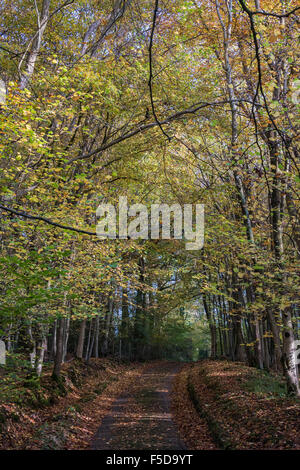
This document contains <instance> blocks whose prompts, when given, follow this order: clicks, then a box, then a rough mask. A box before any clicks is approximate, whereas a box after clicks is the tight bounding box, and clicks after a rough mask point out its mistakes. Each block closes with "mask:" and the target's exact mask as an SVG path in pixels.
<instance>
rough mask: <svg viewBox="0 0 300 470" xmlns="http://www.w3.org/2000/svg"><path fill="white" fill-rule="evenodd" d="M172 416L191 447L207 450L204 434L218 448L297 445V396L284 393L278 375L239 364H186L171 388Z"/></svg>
mask: <svg viewBox="0 0 300 470" xmlns="http://www.w3.org/2000/svg"><path fill="white" fill-rule="evenodd" d="M173 414H174V416H175V420H176V422H177V424H178V427H179V430H180V433H181V436H182V437H183V438H184V440H185V442H186V444H187V446H188V448H190V449H205V448H206V449H208V448H210V447H209V445H210V443H209V441H208V442H207V436H211V437H212V438H213V441H214V442H215V445H216V446H217V447H218V448H219V449H233V450H234V449H247V450H260V449H276V450H283V449H289V450H293V449H300V400H299V399H297V398H292V397H288V396H287V395H286V385H285V381H284V379H283V378H282V377H281V376H279V375H276V374H274V373H272V372H266V371H261V370H258V369H256V368H254V367H248V366H246V365H245V364H242V363H238V362H229V361H225V360H215V361H212V360H204V361H200V362H198V363H192V364H188V365H186V366H185V367H184V368H183V369H182V370H181V371H180V373H179V374H178V375H177V377H176V380H175V384H174V387H173ZM196 419H198V421H195V420H196ZM199 419H201V421H199ZM195 422H196V423H197V425H196V426H195V425H194V423H195ZM203 423H204V424H203Z"/></svg>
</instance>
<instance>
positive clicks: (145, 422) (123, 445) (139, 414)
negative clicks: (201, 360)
mask: <svg viewBox="0 0 300 470" xmlns="http://www.w3.org/2000/svg"><path fill="white" fill-rule="evenodd" d="M179 369H180V364H176V363H170V362H165V363H159V364H157V365H155V366H151V367H149V368H148V369H146V370H145V371H144V373H143V374H142V375H141V376H140V377H139V378H138V380H137V381H136V383H135V384H133V385H132V389H131V390H130V394H128V393H127V394H126V395H125V394H123V395H121V396H120V397H119V398H118V399H117V400H116V401H115V403H114V404H113V407H112V409H111V411H110V413H109V414H108V415H106V416H105V417H104V419H103V420H102V423H101V426H100V427H99V429H98V431H97V433H96V435H95V437H94V439H93V441H92V446H91V447H92V449H94V450H121V449H122V450H125V449H128V450H131V449H153V450H156V449H165V450H166V449H168V450H180V449H185V448H186V447H185V445H184V443H183V442H181V441H180V438H179V435H178V431H177V429H176V426H175V424H174V422H173V421H172V417H171V413H170V389H171V384H172V379H173V378H174V376H175V374H176V372H177V371H178V370H179Z"/></svg>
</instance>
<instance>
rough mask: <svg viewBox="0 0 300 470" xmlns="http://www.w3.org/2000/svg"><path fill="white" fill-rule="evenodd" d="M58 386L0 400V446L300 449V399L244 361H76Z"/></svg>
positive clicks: (45, 381) (47, 380) (45, 382)
mask: <svg viewBox="0 0 300 470" xmlns="http://www.w3.org/2000/svg"><path fill="white" fill-rule="evenodd" d="M63 383H64V386H63V387H62V388H61V389H59V388H57V386H55V385H53V381H51V377H50V369H49V372H47V371H45V375H44V377H43V378H42V381H41V383H40V384H39V386H38V387H36V385H35V384H34V385H33V384H30V387H29V389H27V388H26V389H25V388H24V387H25V385H24V384H23V392H24V390H25V394H23V395H22V397H21V399H20V400H19V401H18V400H15V401H14V402H10V401H9V400H6V402H3V400H2V403H1V401H0V430H1V434H0V449H51V450H57V449H70V450H72V449H97V450H101V449H103V450H104V449H107V450H119V449H128V450H130V449H168V450H171V449H172V450H181V449H182V450H183V449H193V450H194V449H195V450H196V449H199V450H211V449H300V401H299V400H298V399H294V398H289V397H287V396H286V390H285V383H284V381H283V379H282V378H281V377H280V376H278V375H275V374H273V373H267V372H263V371H259V370H257V369H255V368H252V367H248V366H246V365H244V364H242V363H232V362H228V361H224V360H215V361H212V360H204V361H199V362H197V363H189V364H183V363H174V362H170V361H156V362H155V361H153V362H149V363H144V364H139V363H133V364H126V363H121V362H118V361H115V360H111V359H92V360H91V363H90V365H89V366H88V367H87V366H86V364H84V362H81V361H77V360H74V361H72V362H70V363H68V364H65V365H64V366H63ZM28 386H29V384H28V383H27V384H26V387H28ZM35 387H36V388H35ZM2 398H3V397H2ZM0 399H1V394H0Z"/></svg>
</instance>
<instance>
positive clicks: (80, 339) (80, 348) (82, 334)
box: [76, 319, 86, 359]
mask: <svg viewBox="0 0 300 470" xmlns="http://www.w3.org/2000/svg"><path fill="white" fill-rule="evenodd" d="M85 329H86V319H84V320H82V322H81V323H80V329H79V337H78V343H77V348H76V357H77V358H78V359H82V358H83V348H84V340H85Z"/></svg>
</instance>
